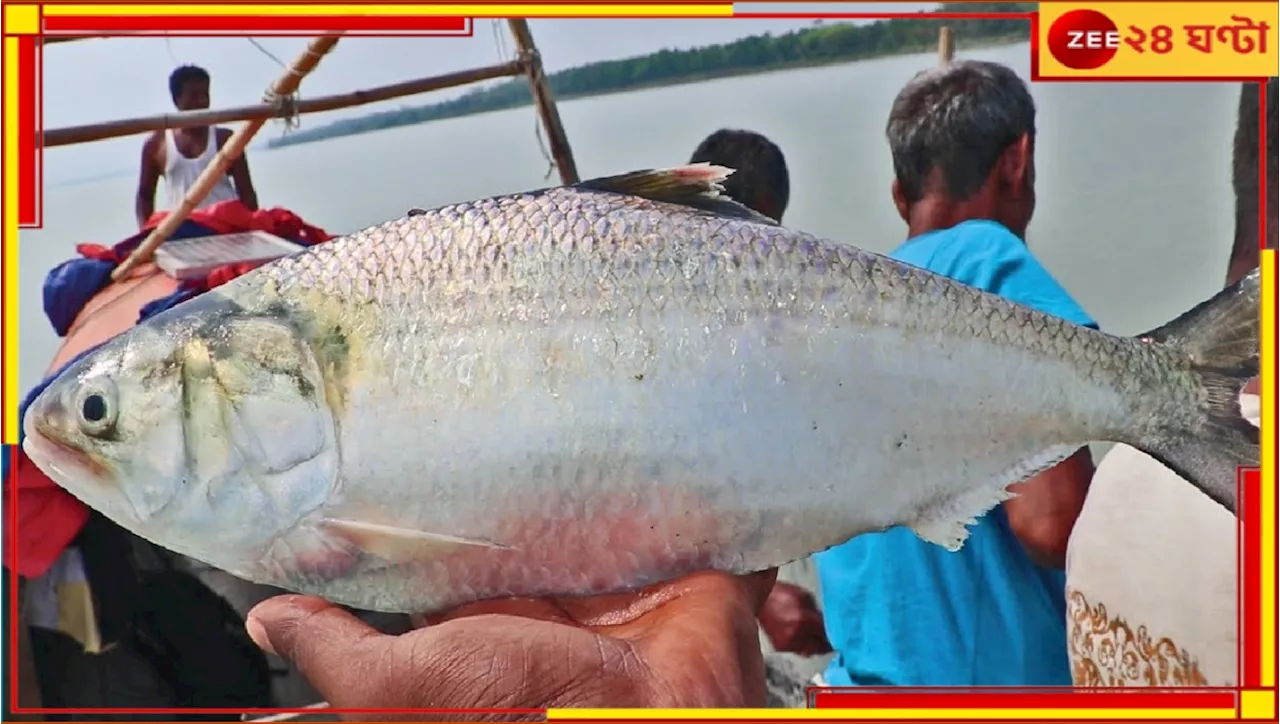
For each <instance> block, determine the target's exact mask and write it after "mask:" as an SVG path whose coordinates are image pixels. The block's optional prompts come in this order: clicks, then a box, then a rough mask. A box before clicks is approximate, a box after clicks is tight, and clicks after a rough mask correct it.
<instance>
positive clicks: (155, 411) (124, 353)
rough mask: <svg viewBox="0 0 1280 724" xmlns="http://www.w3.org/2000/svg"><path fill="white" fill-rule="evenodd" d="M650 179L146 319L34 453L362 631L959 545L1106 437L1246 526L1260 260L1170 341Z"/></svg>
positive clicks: (235, 568) (56, 403)
mask: <svg viewBox="0 0 1280 724" xmlns="http://www.w3.org/2000/svg"><path fill="white" fill-rule="evenodd" d="M728 173H731V171H729V170H728V169H724V168H720V167H714V166H705V165H701V166H689V167H682V168H679V169H670V170H665V171H644V172H636V173H632V174H626V175H623V176H617V177H611V178H606V179H598V180H595V181H590V182H586V183H582V184H579V185H577V186H570V187H558V188H552V189H546V190H542V191H535V192H530V193H523V194H517V195H513V196H505V197H499V198H491V199H486V200H482V201H475V202H470V203H464V204H457V205H453V206H446V207H443V208H440V209H436V210H433V211H430V212H426V213H422V214H415V215H412V216H408V217H405V218H402V219H398V220H395V221H391V222H388V223H385V224H382V225H380V226H375V227H373V228H370V229H366V230H364V231H361V232H359V233H357V234H354V235H352V236H349V237H346V238H343V239H338V240H335V241H332V242H330V243H328V244H323V245H320V246H317V247H314V248H311V249H308V250H306V251H303V252H300V253H298V254H296V255H293V256H291V257H288V258H285V259H282V260H279V261H277V262H275V263H273V264H270V265H268V266H265V267H262V268H260V269H258V270H256V271H254V272H252V273H250V274H247V275H245V276H243V277H241V278H239V279H237V280H235V281H233V282H231V283H229V284H226V285H224V286H222V287H219V288H218V289H216V290H213V291H210V292H208V293H206V294H204V295H202V296H200V297H198V298H196V299H194V300H192V301H189V302H187V303H185V304H182V305H180V306H178V307H176V308H174V309H172V310H170V311H168V312H166V313H163V314H161V315H159V316H156V317H154V318H153V319H151V320H149V321H147V322H145V323H143V324H140V325H138V327H136V328H135V329H133V330H130V331H129V332H127V333H125V334H122V335H120V336H119V337H117V338H115V339H113V340H111V341H110V342H109V343H107V344H106V345H105V346H103V347H101V348H100V349H98V350H97V351H95V352H94V353H93V354H91V355H90V356H88V357H87V358H85V359H83V360H81V361H79V362H78V363H76V364H75V365H74V366H72V367H70V368H69V369H67V370H66V371H65V372H64V373H63V374H62V375H61V377H60V378H59V379H57V380H56V381H54V382H53V384H51V385H50V386H49V387H48V389H47V390H46V391H45V392H44V393H43V394H42V395H41V396H40V397H39V398H38V399H37V400H36V401H35V402H34V403H33V404H32V406H31V407H30V410H29V411H28V412H27V414H26V418H25V421H24V426H25V433H26V441H25V449H26V451H27V453H28V454H29V455H30V457H31V459H32V460H33V461H35V463H36V464H37V465H38V466H39V467H40V468H41V469H42V470H44V471H45V472H46V473H47V474H49V475H50V476H51V477H52V478H53V479H54V480H56V481H57V482H58V483H59V484H60V485H62V486H64V487H66V489H67V490H69V491H71V492H72V493H73V494H75V495H76V496H79V497H80V498H81V499H83V500H84V501H85V502H86V503H87V504H88V505H90V506H92V507H93V508H96V509H97V510H99V511H101V512H102V513H103V514H104V515H106V516H107V517H108V518H110V519H112V520H114V521H115V522H117V523H119V524H120V525H122V526H124V527H125V528H127V529H129V530H131V531H133V532H135V533H137V534H138V535H140V536H142V537H144V538H147V539H149V540H151V541H153V542H155V543H157V544H159V545H161V546H164V547H167V548H170V549H172V550H174V551H177V552H179V553H182V554H185V555H187V556H191V557H193V558H196V559H199V560H201V561H205V562H207V563H209V564H211V565H214V566H217V567H219V568H222V569H224V570H226V571H229V572H231V573H233V574H235V575H238V576H241V577H243V578H246V579H249V580H252V581H257V582H261V583H268V584H273V585H276V586H280V587H283V588H286V589H290V590H294V591H299V592H303V593H310V594H316V595H320V596H323V597H326V598H328V599H330V600H333V601H336V602H339V603H343V604H348V605H352V606H356V607H359V608H364V609H375V610H382V611H401V612H404V611H410V612H412V611H417V612H432V611H438V610H441V609H445V608H449V607H453V606H456V605H459V604H462V603H465V602H469V601H473V600H478V599H484V598H489V597H498V596H513V595H514V596H540V595H553V594H554V595H575V594H593V593H600V592H607V591H615V590H622V589H628V588H633V587H637V586H641V585H645V584H649V583H652V582H656V581H660V580H665V579H669V578H673V577H676V576H679V575H682V574H685V573H688V572H691V571H695V570H703V569H720V570H725V571H731V572H746V571H754V570H760V569H764V568H768V567H772V566H777V565H780V564H783V563H786V562H788V561H792V560H795V559H798V558H802V557H804V556H807V555H809V554H812V553H814V552H817V551H821V550H824V549H826V548H829V547H831V546H833V545H837V544H839V543H842V542H844V541H846V540H848V539H849V538H851V537H853V536H855V535H858V534H860V533H863V532H867V531H878V530H883V529H886V528H889V527H891V526H898V525H904V526H910V527H911V528H912V529H914V530H915V531H916V533H917V534H919V535H920V536H921V537H922V538H924V539H925V540H928V541H932V542H935V543H938V544H940V545H943V546H946V547H948V548H951V549H953V550H954V549H957V548H959V547H960V546H961V545H962V543H963V541H964V539H965V536H966V535H967V530H966V524H971V523H972V522H973V521H974V519H975V518H976V517H977V516H980V515H981V514H983V513H984V512H985V511H987V510H989V509H991V508H992V507H993V506H995V505H997V504H998V503H1000V502H1001V501H1003V500H1005V499H1007V498H1008V497H1009V493H1008V492H1007V491H1006V487H1007V486H1008V485H1010V484H1012V483H1015V482H1018V481H1021V480H1024V479H1026V478H1028V477H1030V476H1031V475H1033V474H1034V473H1036V472H1038V471H1040V470H1043V469H1045V468H1047V467H1049V466H1051V465H1053V464H1055V463H1057V462H1058V461H1060V460H1062V459H1064V458H1065V457H1066V456H1068V455H1069V454H1070V453H1072V452H1073V451H1075V450H1077V449H1079V448H1080V447H1081V446H1084V445H1086V444H1088V443H1090V442H1093V441H1115V442H1122V443H1127V444H1129V445H1132V446H1134V447H1137V448H1139V449H1141V450H1144V451H1146V452H1148V453H1150V454H1152V455H1154V456H1155V457H1156V458H1158V459H1160V460H1161V461H1162V462H1164V463H1165V464H1167V465H1168V466H1170V467H1171V468H1173V469H1174V470H1176V471H1178V472H1179V473H1181V474H1182V475H1183V476H1184V477H1185V478H1187V479H1188V480H1189V481H1190V482H1191V483H1192V484H1193V485H1195V486H1196V487H1198V488H1200V489H1201V490H1202V491H1204V492H1205V493H1207V494H1208V495H1209V496H1210V497H1212V498H1213V499H1214V500H1216V501H1218V502H1219V503H1221V504H1222V505H1224V506H1226V507H1228V508H1231V509H1234V508H1235V504H1236V503H1235V501H1236V492H1235V480H1236V466H1238V465H1246V464H1257V461H1258V441H1259V434H1258V429H1257V428H1256V427H1254V426H1252V425H1250V424H1249V423H1248V422H1246V421H1245V420H1244V419H1243V418H1242V417H1241V414H1240V409H1239V392H1240V389H1241V388H1242V386H1243V384H1244V382H1245V381H1246V380H1247V379H1249V378H1250V377H1252V376H1254V375H1256V373H1257V369H1258V355H1259V348H1260V345H1259V337H1258V335H1259V319H1258V316H1259V315H1258V310H1259V298H1260V292H1259V278H1258V275H1257V274H1256V273H1255V274H1254V275H1253V276H1250V277H1249V278H1247V279H1245V280H1244V281H1243V282H1241V283H1240V284H1238V285H1236V286H1234V287H1232V288H1230V289H1227V290H1225V291H1223V292H1222V293H1220V294H1219V295H1217V296H1216V297H1215V298H1214V299H1212V300H1210V301H1208V302H1206V303H1204V304H1202V305H1200V306H1199V307H1196V308H1195V309H1193V310H1191V311H1190V312H1188V313H1187V314H1185V315H1183V316H1182V317H1180V318H1179V319H1177V320H1175V321H1174V322H1171V323H1170V324H1168V325H1166V326H1164V327H1162V328H1160V329H1158V330H1155V331H1153V332H1151V333H1149V334H1146V335H1142V336H1141V337H1139V338H1135V339H1130V338H1122V337H1117V336H1113V335H1109V334H1105V333H1102V332H1098V331H1094V330H1090V329H1086V328H1083V327H1079V326H1076V325H1073V324H1071V323H1069V322H1066V321H1062V320H1059V319H1056V318H1053V317H1049V316H1046V315H1044V314H1041V313H1039V312H1036V311H1033V310H1031V309H1028V308H1025V307H1021V306H1018V305H1016V304H1012V303H1009V302H1007V301H1005V300H1002V299H1000V298H998V297H996V296H993V295H990V294H986V293H984V292H981V291H979V290H977V289H974V288H971V287H968V286H965V285H962V284H958V283H956V282H953V281H951V280H948V279H946V278H943V277H940V276H936V275H933V274H930V273H928V272H925V271H923V270H920V269H917V268H914V267H911V266H908V265H905V264H901V263H898V262H895V261H892V260H890V259H887V258H885V257H882V256H878V255H876V254H872V253H869V252H865V251H861V250H859V249H856V248H854V247H851V246H847V245H841V244H836V243H832V242H828V241H823V240H820V239H817V238H814V237H812V236H809V235H807V234H803V233H800V232H797V231H791V230H787V229H784V228H782V227H780V226H778V225H776V224H774V223H773V222H771V221H769V220H767V219H765V218H763V217H760V216H758V215H756V214H754V213H753V212H751V211H748V210H747V209H745V208H744V207H741V206H738V205H737V204H735V203H733V202H731V201H729V200H728V199H727V198H725V197H724V196H723V195H721V193H720V186H719V182H720V181H721V180H722V179H723V178H725V177H726V176H727V175H728Z"/></svg>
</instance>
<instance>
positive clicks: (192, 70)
mask: <svg viewBox="0 0 1280 724" xmlns="http://www.w3.org/2000/svg"><path fill="white" fill-rule="evenodd" d="M169 95H171V96H173V105H174V106H175V107H176V108H177V109H178V110H180V111H199V110H204V109H205V108H208V107H209V71H207V70H205V69H204V68H201V67H199V66H196V65H184V66H182V67H180V68H178V69H177V70H175V71H173V73H171V74H169Z"/></svg>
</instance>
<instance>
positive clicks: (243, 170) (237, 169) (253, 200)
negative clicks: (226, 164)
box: [218, 128, 258, 211]
mask: <svg viewBox="0 0 1280 724" xmlns="http://www.w3.org/2000/svg"><path fill="white" fill-rule="evenodd" d="M230 139H231V131H228V130H224V129H221V128H219V129H218V148H219V149H221V148H222V147H223V146H225V145H226V144H227V141H228V140H230ZM228 173H229V174H230V175H231V181H232V183H234V184H235V187H236V194H237V195H239V196H240V203H242V204H244V205H245V206H246V207H248V209H249V210H250V211H257V210H258V192H257V191H255V190H254V189H253V178H252V177H251V176H250V175H249V157H248V156H246V155H245V154H243V153H241V154H240V157H239V158H237V159H236V160H235V161H232V162H231V170H230V171H228Z"/></svg>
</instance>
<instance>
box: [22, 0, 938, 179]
mask: <svg viewBox="0 0 1280 724" xmlns="http://www.w3.org/2000/svg"><path fill="white" fill-rule="evenodd" d="M935 6H936V3H883V2H882V3H874V2H872V3H858V4H857V10H858V11H861V12H875V11H877V10H879V11H895V12H913V11H916V10H923V9H928V8H932V7H935ZM813 22H814V21H812V20H727V19H726V20H709V19H707V20H703V19H692V20H530V21H529V25H530V29H531V30H532V32H533V37H534V40H535V42H537V44H538V48H539V50H540V51H541V53H542V57H543V63H544V65H545V67H546V68H547V69H548V71H552V72H554V71H556V70H561V69H564V68H570V67H573V66H576V65H582V64H584V63H590V62H594V61H598V60H612V59H617V58H627V57H632V56H637V55H644V54H647V53H651V52H655V51H658V50H661V49H663V48H672V49H682V48H692V47H698V46H702V45H710V44H715V43H724V42H729V41H733V40H736V39H738V38H742V37H745V36H748V35H758V34H761V33H764V32H772V33H784V32H787V31H790V30H795V29H797V28H804V27H809V26H811V25H812V24H813ZM495 23H497V25H495ZM254 42H256V43H257V44H258V45H255V44H254ZM307 42H308V39H307V38H255V39H253V42H251V41H250V39H249V38H245V37H230V38H156V37H151V38H111V39H106V40H102V39H95V40H82V41H77V42H74V43H59V44H56V45H51V46H48V47H46V49H45V52H44V76H45V77H44V127H45V128H46V129H52V128H62V127H65V126H74V125H81V124H87V123H95V122H102V121H108V120H117V119H122V118H131V117H137V116H146V115H153V114H159V113H166V112H169V111H172V110H173V105H172V101H171V100H170V98H169V91H168V85H167V80H168V76H169V73H170V72H171V71H172V70H173V69H174V68H175V67H177V66H178V65H182V64H186V63H195V64H197V65H200V66H203V67H204V68H206V69H207V70H208V71H209V73H210V75H211V76H212V79H213V82H212V87H211V91H212V96H213V107H214V108H224V107H229V106H239V105H247V104H252V103H258V102H260V101H261V97H262V94H263V91H264V90H266V88H267V87H268V85H269V84H270V83H271V82H272V81H273V80H274V79H275V78H276V77H277V76H278V75H279V73H280V71H281V67H280V65H279V64H278V63H277V61H276V60H273V59H272V58H271V57H269V56H268V55H267V54H266V53H265V52H264V50H265V51H266V52H269V53H270V54H271V55H273V56H275V58H278V59H279V60H280V61H281V62H283V63H289V62H291V61H292V60H293V59H294V58H295V57H296V56H297V55H298V54H299V53H300V52H301V51H302V50H303V49H304V48H305V46H306V44H307ZM258 46H261V48H259V47H258ZM514 52H515V49H514V44H513V43H512V42H511V38H510V33H509V32H508V31H507V29H506V23H505V22H504V21H492V20H477V21H475V33H474V35H473V37H470V38H356V37H348V38H343V39H342V40H340V41H339V42H338V44H337V46H335V48H334V49H333V50H332V51H331V52H330V53H329V54H328V55H327V56H326V57H325V58H324V59H323V60H322V61H321V62H320V65H319V66H318V67H317V68H316V70H314V71H312V73H311V74H310V75H309V76H307V78H306V79H305V80H304V81H303V84H302V92H301V94H300V96H301V97H303V98H306V97H314V96H320V95H329V94H332V93H344V92H349V91H354V90H359V89H362V88H369V87H372V86H378V85H384V84H388V83H395V82H399V81H405V80H409V79H412V78H419V77H423V76H431V75H439V74H441V73H448V72H451V71H457V70H463V69H467V68H473V67H477V66H482V65H492V64H494V63H497V62H501V61H503V60H508V59H511V58H513V57H514ZM466 89H467V87H463V88H460V89H450V90H447V91H439V92H437V93H431V94H424V95H419V96H409V97H407V98H400V99H396V100H393V101H388V102H386V103H382V104H375V105H368V106H361V107H357V108H352V109H345V110H342V111H334V112H331V113H324V114H312V115H308V116H306V117H304V118H303V120H302V122H303V124H304V125H306V126H314V125H321V124H324V123H328V122H330V121H332V120H335V119H337V118H342V117H347V116H352V115H363V114H366V113H371V112H373V111H376V110H380V109H385V108H395V107H399V106H402V105H420V104H427V103H433V102H437V101H440V100H445V99H447V98H449V97H451V96H454V95H457V94H459V93H462V92H465V90H466ZM281 132H282V125H281V124H280V123H279V122H271V123H269V124H268V125H267V126H266V127H264V128H263V129H262V131H260V132H259V134H258V136H257V138H256V139H255V140H256V141H261V140H263V139H265V138H269V137H271V136H275V135H279V134H280V133H281ZM140 142H141V136H132V137H125V138H123V139H116V140H108V141H99V142H96V143H91V144H81V145H75V146H67V147H59V148H53V149H49V150H48V151H47V152H46V154H45V174H46V177H47V181H48V182H50V183H59V182H62V181H66V180H69V179H74V178H81V177H87V176H95V175H100V174H104V173H111V172H114V171H118V170H120V169H123V168H129V167H132V166H133V165H134V164H135V163H136V156H137V149H138V147H139V144H140Z"/></svg>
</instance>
